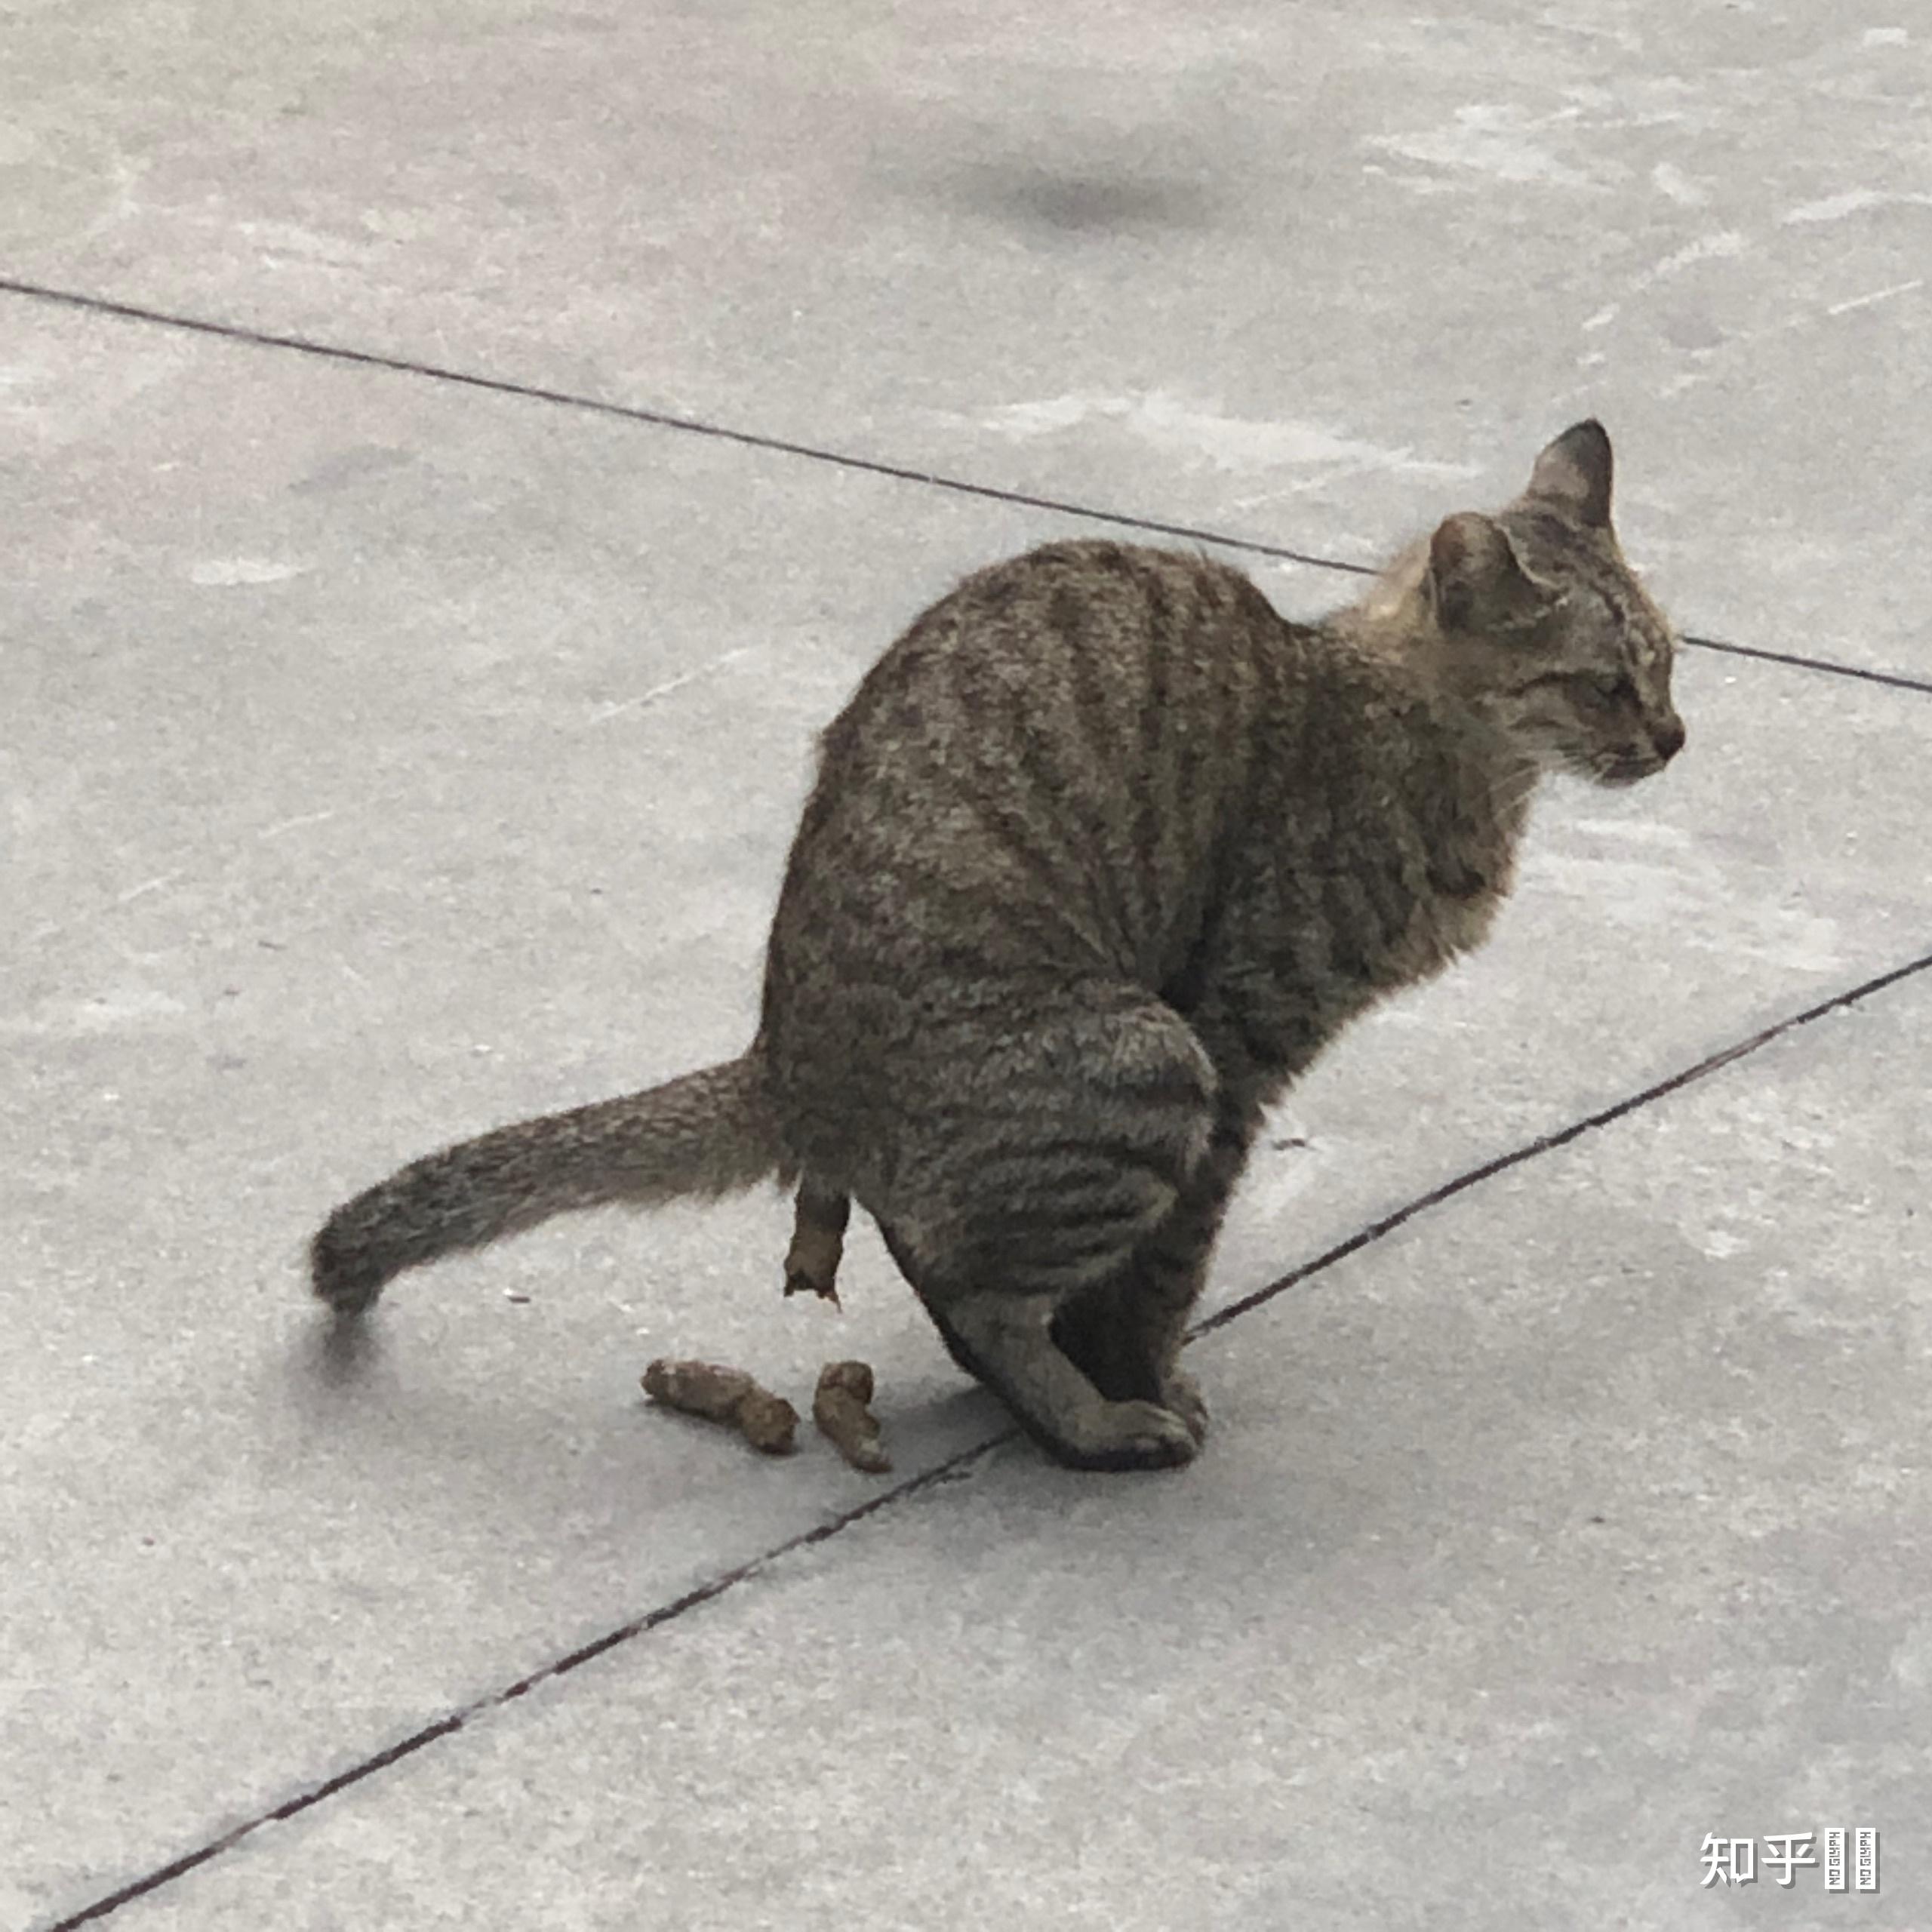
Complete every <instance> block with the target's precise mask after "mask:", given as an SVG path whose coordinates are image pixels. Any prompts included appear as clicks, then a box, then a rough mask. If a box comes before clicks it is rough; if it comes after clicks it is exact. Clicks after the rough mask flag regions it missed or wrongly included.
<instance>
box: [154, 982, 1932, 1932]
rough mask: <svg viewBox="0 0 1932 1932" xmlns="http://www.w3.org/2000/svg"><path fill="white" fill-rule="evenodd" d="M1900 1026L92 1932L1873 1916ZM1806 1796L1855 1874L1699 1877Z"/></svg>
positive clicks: (1628, 1151) (1502, 1201)
mask: <svg viewBox="0 0 1932 1932" xmlns="http://www.w3.org/2000/svg"><path fill="white" fill-rule="evenodd" d="M1928 1053H1932V989H1928V986H1927V983H1926V981H1925V980H1924V979H1923V978H1921V979H1919V980H1916V981H1915V982H1912V983H1909V984H1907V985H1905V986H1897V987H1894V989H1891V990H1890V991H1889V992H1886V993H1884V994H1882V995H1878V996H1877V997H1875V998H1873V999H1872V1000H1871V1001H1869V1002H1867V1003H1866V1004H1865V1005H1863V1007H1861V1008H1859V1009H1857V1011H1853V1012H1850V1013H1844V1014H1839V1015H1837V1016H1835V1017H1830V1018H1828V1019H1826V1020H1822V1021H1820V1022H1819V1023H1816V1024H1814V1025H1813V1026H1810V1027H1807V1028H1805V1029H1801V1031H1799V1032H1796V1033H1795V1034H1793V1035H1789V1036H1787V1037H1786V1038H1783V1039H1782V1040H1780V1041H1777V1042H1776V1043H1775V1044H1773V1045H1771V1046H1770V1047H1768V1048H1766V1049H1764V1051H1761V1052H1760V1053H1759V1054H1756V1055H1755V1056H1752V1057H1750V1058H1748V1059H1746V1060H1743V1061H1742V1062H1740V1063H1735V1064H1734V1065H1732V1066H1730V1067H1728V1068H1727V1069H1724V1070H1723V1071H1722V1072H1719V1073H1718V1074H1716V1075H1714V1076H1713V1077H1712V1078H1708V1079H1706V1080H1705V1081H1701V1082H1700V1083H1698V1084H1696V1085H1695V1086H1694V1087H1692V1088H1688V1089H1687V1090H1684V1091H1680V1092H1678V1093H1677V1094H1673V1095H1672V1096H1671V1097H1669V1099H1668V1100H1664V1101H1663V1102H1660V1103H1659V1104H1658V1105H1657V1106H1655V1107H1654V1108H1652V1109H1648V1110H1647V1111H1645V1112H1644V1113H1642V1114H1641V1115H1637V1116H1635V1117H1632V1118H1628V1119H1626V1120H1625V1121H1622V1122H1620V1123H1618V1124H1616V1125H1614V1126H1612V1127H1610V1128H1607V1129H1605V1130H1604V1131H1602V1132H1601V1133H1600V1134H1595V1135H1593V1136H1592V1137H1589V1138H1587V1139H1586V1140H1582V1141H1580V1142H1578V1143H1575V1144H1574V1146H1571V1147H1569V1148H1567V1149H1564V1150H1562V1151H1561V1152H1558V1153H1555V1154H1553V1155H1549V1156H1548V1157H1546V1158H1543V1159H1542V1160H1540V1161H1537V1162H1535V1163H1534V1164H1531V1165H1527V1166H1525V1167H1524V1168H1520V1169H1518V1170H1517V1171H1514V1172H1512V1174H1509V1176H1508V1177H1506V1178H1504V1179H1503V1180H1499V1181H1498V1182H1497V1183H1495V1184H1494V1186H1493V1187H1491V1189H1487V1190H1486V1191H1485V1192H1484V1193H1483V1194H1482V1195H1472V1196H1466V1197H1464V1198H1462V1199H1461V1200H1459V1201H1456V1202H1454V1203H1452V1204H1449V1205H1447V1206H1446V1207H1444V1208H1442V1209H1441V1210H1438V1211H1436V1212H1435V1213H1433V1214H1431V1215H1429V1217H1427V1218H1426V1220H1423V1221H1418V1222H1417V1223H1412V1224H1411V1226H1409V1227H1407V1229H1404V1230H1402V1231H1401V1232H1400V1233H1398V1235H1394V1236H1392V1237H1391V1238H1389V1240H1387V1241H1384V1242H1382V1243H1379V1244H1376V1245H1375V1246H1374V1247H1371V1248H1369V1249H1367V1250H1366V1251H1363V1252H1361V1253H1360V1254H1357V1255H1355V1257H1352V1258H1351V1259H1350V1260H1348V1261H1346V1262H1345V1263H1342V1264H1340V1266H1337V1267H1336V1268H1335V1269H1333V1270H1332V1271H1331V1272H1328V1273H1327V1274H1325V1275H1323V1276H1321V1278H1319V1279H1318V1280H1316V1281H1312V1282H1310V1283H1309V1284H1306V1285H1305V1287H1303V1289H1301V1290H1300V1291H1298V1292H1297V1293H1296V1294H1293V1295H1291V1296H1287V1297H1283V1298H1282V1299H1281V1300H1278V1301H1277V1302H1275V1303H1272V1304H1270V1305H1269V1306H1267V1307H1266V1308H1264V1309H1260V1310H1257V1311H1256V1312H1253V1313H1251V1314H1250V1315H1247V1316H1245V1317H1244V1318H1241V1320H1240V1321H1238V1323H1236V1324H1232V1325H1231V1326H1230V1327H1229V1328H1227V1329H1226V1330H1224V1331H1222V1332H1221V1333H1220V1334H1217V1335H1216V1336H1214V1337H1212V1338H1211V1341H1210V1342H1209V1343H1207V1344H1205V1345H1204V1346H1202V1347H1201V1348H1200V1349H1198V1350H1197V1353H1198V1354H1199V1355H1202V1356H1204V1357H1205V1358H1206V1359H1205V1360H1204V1361H1202V1363H1201V1366H1202V1367H1204V1368H1205V1369H1207V1370H1208V1371H1211V1373H1213V1374H1214V1376H1215V1377H1216V1379H1217V1380H1218V1381H1219V1382H1220V1384H1221V1386H1222V1387H1223V1390H1224V1400H1225V1407H1226V1417H1227V1420H1228V1421H1229V1424H1230V1429H1229V1433H1228V1435H1226V1438H1225V1439H1224V1440H1223V1441H1220V1443H1218V1444H1217V1446H1216V1449H1215V1452H1214V1454H1212V1455H1211V1456H1209V1457H1207V1459H1206V1460H1204V1462H1203V1463H1200V1464H1198V1465H1197V1466H1196V1467H1195V1469H1194V1470H1193V1471H1192V1472H1191V1473H1189V1475H1186V1476H1183V1477H1181V1478H1177V1479H1157V1480H1155V1481H1149V1482H1145V1483H1131V1484H1120V1483H1115V1482H1109V1481H1107V1480H1106V1479H1105V1478H1091V1477H1088V1478H1081V1477H1078V1476H1072V1475H1066V1474H1065V1473H1064V1472H1056V1471H1050V1470H1048V1469H1043V1468H1042V1467H1041V1466H1040V1465H1039V1464H1038V1463H1037V1461H1035V1460H1034V1459H1032V1457H1030V1456H1029V1455H1027V1454H1025V1453H1023V1451H1020V1450H1019V1449H1017V1447H1016V1448H1015V1449H1014V1450H1013V1451H1008V1452H1001V1453H1000V1454H996V1455H995V1457H993V1458H992V1460H989V1461H987V1462H986V1463H983V1464H981V1465H980V1466H978V1467H977V1469H976V1470H975V1471H974V1472H973V1474H972V1475H971V1477H970V1478H968V1480H965V1481H961V1482H958V1483H956V1484H948V1485H946V1486H943V1487H937V1488H934V1489H932V1490H930V1491H927V1492H925V1493H924V1494H921V1495H920V1496H918V1497H916V1498H914V1499H911V1500H908V1501H907V1502H906V1503H905V1504H904V1505H903V1506H902V1507H900V1508H899V1509H895V1510H894V1511H891V1512H889V1513H888V1514H886V1515H881V1516H880V1517H878V1518H875V1519H873V1520H872V1521H869V1522H867V1523H866V1524H862V1525H859V1526H857V1527H854V1528H852V1529H851V1530H849V1531H847V1532H845V1533H844V1534H843V1535H841V1536H840V1537H838V1538H837V1539H835V1540H833V1541H832V1542H829V1543H826V1544H825V1545H823V1546H820V1547H819V1548H817V1549H814V1550H811V1551H810V1552H803V1553H801V1554H800V1555H798V1556H796V1557H795V1558H789V1559H787V1560H786V1561H784V1562H783V1563H782V1564H780V1565H778V1566H777V1567H774V1568H773V1569H772V1570H771V1571H768V1572H767V1573H765V1574H762V1575H761V1576H759V1577H757V1578H756V1579H755V1580H753V1581H752V1582H750V1583H746V1584H745V1585H744V1586H741V1587H740V1589H737V1590H735V1591H734V1592H731V1594H730V1595H727V1596H726V1597H724V1598H722V1599H721V1600H719V1601H716V1602H715V1603H712V1604H709V1605H707V1606H705V1607H703V1608H702V1609H700V1610H699V1611H694V1612H692V1613H691V1614H690V1615H689V1616H688V1617H685V1618H683V1619H681V1620H678V1621H675V1622H673V1623H669V1624H667V1625H666V1626H663V1628H661V1629H659V1630H657V1631H656V1632H653V1633H651V1634H650V1635H648V1636H646V1637H644V1638H640V1639H639V1640H638V1641H635V1642H634V1643H632V1644H629V1645H627V1646H626V1647H623V1648H621V1649H620V1650H617V1651H614V1652H612V1653H611V1654H609V1655H608V1656H607V1657H605V1658H603V1659H601V1660H599V1661H598V1662H597V1663H594V1664H592V1665H590V1666H586V1669H585V1670H584V1672H583V1674H582V1675H580V1676H578V1677H575V1678H572V1679H571V1680H570V1681H569V1683H568V1687H555V1688H554V1689H552V1690H537V1691H536V1692H534V1693H533V1694H531V1696H529V1697H528V1698H525V1699H522V1700H518V1702H516V1703H515V1704H513V1705H512V1706H508V1707H506V1708H504V1709H500V1710H498V1711H495V1712H491V1713H490V1714H489V1715H487V1716H486V1717H485V1718H482V1719H481V1720H479V1721H478V1722H476V1723H475V1724H473V1725H472V1726H471V1727H469V1728H468V1729H466V1730H464V1731H463V1732H462V1733H461V1734H460V1736H458V1737H454V1738H452V1739H451V1740H448V1741H447V1742H445V1743H442V1744H440V1745H438V1746H435V1747H432V1749H429V1750H426V1751H425V1752H423V1753H421V1754H420V1755H418V1756H417V1757H415V1758H411V1759H410V1760H409V1761H407V1762H406V1763H404V1764H399V1765H397V1766H395V1767H392V1769H390V1770H387V1771H385V1772H383V1773H381V1774H378V1775H377V1776H376V1777H372V1778H371V1779H370V1780H368V1781H367V1782H366V1783H364V1784H362V1785H360V1786H358V1787H356V1788H355V1789H353V1790H352V1791H350V1792H344V1793H343V1794H342V1795H340V1796H339V1797H338V1798H336V1799H335V1800H334V1801H331V1803H330V1804H328V1805H327V1806H326V1807H318V1808H317V1809H316V1810H313V1811H312V1812H309V1813H308V1814H304V1815H303V1816H302V1817H298V1818H296V1819H294V1820H291V1821H290V1822H289V1823H286V1824H283V1825H279V1826H273V1827H271V1828H269V1829H265V1830H263V1832H260V1833H259V1834H257V1835H254V1836H252V1837H251V1838H248V1839H247V1840H245V1841H244V1842H243V1843H242V1844H240V1845H239V1846H238V1847H235V1850H232V1852H231V1853H229V1854H228V1855H226V1857H223V1858H221V1859H220V1860H217V1861H215V1862H214V1863H211V1864H210V1865H209V1866H206V1867H205V1868H204V1869H202V1870H201V1871H199V1872H195V1873H192V1874H190V1875H189V1876H187V1877H186V1878H183V1880H182V1881H180V1883H179V1884H176V1885H174V1886H173V1887H170V1888H168V1890H166V1891H165V1892H164V1893H161V1894H156V1895H155V1897H153V1898H152V1900H149V1901H143V1902H141V1903H137V1904H136V1905H135V1906H131V1907H130V1908H128V1909H127V1910H126V1911H125V1912H123V1913H122V1914H121V1915H118V1918H117V1922H118V1923H125V1924H127V1925H128V1926H130V1927H138V1928H140V1932H151V1929H152V1932H161V1928H164V1927H180V1928H183V1932H186V1928H189V1927H192V1928H193V1932H222V1929H223V1928H226V1927H236V1928H240V1927H256V1926H260V1925H263V1924H277V1925H290V1926H294V1927H324V1926H334V1925H338V1924H358V1925H362V1924H401V1923H405V1922H407V1923H410V1924H419V1923H423V1922H426V1921H429V1920H431V1919H433V1921H434V1922H436V1923H439V1924H462V1925H469V1924H506V1925H507V1924H517V1925H531V1926H536V1925H558V1926H563V1925H568V1926H571V1927H583V1928H589V1927H612V1928H616V1927H632V1926H636V1925H641V1924H649V1925H696V1924H707V1925H708V1924H743V1925H747V1926H758V1927H776V1926H780V1925H783V1926H788V1927H792V1926H795V1927H826V1928H831V1927H838V1928H841V1932H844V1928H863V1927H879V1928H881V1932H884V1928H895V1929H896V1928H897V1927H903V1926H905V1925H907V1924H921V1925H935V1926H946V1927H961V1928H964V1927H998V1926H1001V1925H1003V1924H1026V1925H1035V1924H1054V1925H1066V1926H1074V1927H1091V1928H1093V1932H1138V1928H1143V1927H1144V1928H1146V1932H1168V1928H1170V1927H1174V1926H1176V1925H1180V1924H1188V1925H1202V1926H1209V1927H1229V1928H1233V1927H1242V1928H1254V1932H1273V1928H1275V1927H1281V1926H1284V1925H1294V1926H1297V1927H1312V1928H1316V1929H1317V1932H1323V1929H1324V1928H1329V1927H1334V1928H1337V1932H1340V1928H1343V1927H1349V1928H1352V1927H1358V1926H1361V1925H1364V1924H1369V1925H1376V1926H1389V1927H1422V1926H1426V1925H1441V1924H1456V1925H1468V1926H1482V1927H1491V1926H1494V1927H1505V1926H1508V1927H1534V1928H1543V1927H1548V1928H1551V1932H1555V1929H1556V1928H1559V1927H1561V1928H1568V1927H1573V1926H1574V1925H1576V1924H1579V1923H1580V1922H1587V1923H1590V1924H1602V1923H1614V1924H1617V1925H1618V1926H1620V1927H1629V1928H1631V1932H1681V1928H1683V1927H1685V1926H1687V1925H1692V1924H1721V1925H1741V1924H1764V1923H1767V1922H1771V1921H1772V1920H1773V1918H1775V1922H1776V1923H1777V1924H1780V1925H1786V1926H1798V1927H1826V1926H1830V1927H1841V1926H1844V1925H1847V1924H1857V1925H1858V1926H1860V1927H1869V1928H1881V1927H1882V1928H1884V1932H1907V1928H1910V1927H1918V1926H1922V1925H1924V1924H1926V1923H1927V1919H1928V1917H1932V1890H1928V1887H1927V1884H1926V1881H1925V1878H1924V1872H1923V1870H1922V1869H1921V1866H1920V1864H1919V1861H1918V1857H1917V1855H1916V1851H1915V1833H1916V1832H1917V1831H1918V1829H1920V1826H1921V1823H1922V1820H1923V1819H1924V1816H1925V1810H1926V1804H1927V1799H1928V1798H1932V1772H1928V1768H1927V1761H1926V1757H1925V1752H1924V1740H1925V1737H1926V1736H1927V1730H1928V1727H1932V1618H1928V1615H1927V1601H1928V1593H1929V1592H1932V1425H1928V1423H1927V1411H1926V1406H1925V1404H1924V1399H1923V1392H1924V1377H1925V1373H1926V1369H1927V1363H1928V1361H1932V1294H1928V1291H1927V1287H1926V1285H1925V1284H1926V1282H1927V1278H1928V1273H1929V1272H1932V1244H1928V1239H1927V1217H1926V1216H1925V1214H1924V1212H1923V1211H1922V1195H1923V1192H1924V1190H1923V1185H1922V1177H1923V1174H1924V1167H1925V1164H1926V1162H1927V1159H1928V1158H1932V1143H1928V1141H1927V1134H1926V1130H1925V1126H1924V1118H1923V1110H1922V1109H1921V1108H1920V1106H1918V1101H1917V1097H1916V1096H1915V1094H1903V1093H1901V1092H1900V1090H1899V1088H1898V1086H1897V1082H1896V1081H1895V1078H1894V1072H1895V1069H1897V1068H1898V1067H1900V1066H1915V1065H1917V1064H1919V1063H1922V1061H1923V1060H1924V1058H1925V1057H1926V1056H1927V1054H1928ZM1834 1826H1838V1827H1846V1828H1850V1829H1858V1828H1860V1827H1863V1828H1870V1829H1877V1830H1878V1832H1879V1833H1880V1841H1879V1842H1880V1857H1881V1887H1882V1890H1881V1893H1880V1894H1879V1895H1878V1897H1832V1896H1829V1894H1827V1893H1826V1890H1825V1888H1824V1882H1823V1874H1822V1873H1821V1872H1820V1870H1819V1869H1816V1868H1815V1867H1811V1868H1804V1867H1799V1868H1796V1869H1795V1870H1794V1871H1793V1872H1792V1883H1791V1884H1790V1885H1789V1888H1788V1889H1786V1890H1780V1888H1779V1887H1778V1885H1777V1881H1776V1880H1775V1878H1774V1875H1773V1873H1772V1871H1771V1870H1770V1869H1769V1868H1767V1867H1766V1866H1762V1865H1761V1866H1759V1868H1758V1869H1759V1878H1758V1885H1757V1887H1756V1888H1755V1890H1743V1889H1737V1890H1730V1891H1728V1892H1727V1891H1725V1890H1721V1889H1718V1888H1715V1887H1712V1888H1708V1889H1700V1877H1701V1874H1702V1872H1703V1865H1702V1863H1701V1860H1700V1847H1701V1846H1702V1844H1703V1838H1704V1835H1705V1834H1706V1833H1707V1832H1708V1833H1715V1834H1718V1835H1722V1836H1724V1838H1746V1839H1749V1840H1752V1841H1753V1842H1754V1844H1761V1841H1762V1840H1763V1839H1764V1838H1767V1837H1769V1836H1771V1835H1783V1834H1787V1833H1798V1834H1806V1835H1810V1838H1811V1844H1810V1850H1812V1852H1813V1853H1814V1855H1815V1854H1816V1853H1817V1851H1819V1850H1821V1849H1822V1844H1823V1836H1822V1835H1823V1832H1824V1831H1825V1830H1826V1829H1829V1828H1831V1827H1834ZM1887 1859H1889V1861H1890V1862H1889V1863H1887V1862H1886V1861H1887Z"/></svg>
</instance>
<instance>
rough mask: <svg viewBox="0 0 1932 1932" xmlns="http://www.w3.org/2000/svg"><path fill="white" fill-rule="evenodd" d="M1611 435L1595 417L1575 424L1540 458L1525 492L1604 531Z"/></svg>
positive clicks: (1608, 516)
mask: <svg viewBox="0 0 1932 1932" xmlns="http://www.w3.org/2000/svg"><path fill="white" fill-rule="evenodd" d="M1610 478H1611V457H1610V437H1609V435H1608V434H1607V432H1606V431H1605V430H1604V426H1603V425H1602V424H1601V423H1599V422H1598V420H1597V419H1596V418H1595V417H1594V416H1592V417H1586V419H1585V420H1583V422H1581V423H1573V424H1572V425H1571V427H1570V428H1568V429H1565V430H1564V432H1563V433H1562V435H1560V436H1558V438H1557V439H1556V440H1555V442H1553V443H1552V444H1551V445H1550V446H1549V448H1548V449H1546V450H1545V451H1543V454H1542V455H1541V456H1540V457H1537V466H1536V468H1535V469H1533V470H1532V471H1531V472H1530V487H1529V488H1528V489H1527V490H1526V491H1524V493H1523V494H1524V496H1526V497H1529V498H1531V499H1532V500H1538V501H1540V502H1543V503H1549V504H1550V505H1552V506H1553V507H1555V509H1560V510H1561V511H1563V512H1564V514H1565V515H1568V516H1571V517H1574V518H1575V519H1576V521H1577V522H1579V523H1581V524H1587V525H1589V526H1590V527H1591V528H1593V529H1597V530H1601V529H1604V528H1607V526H1608V525H1609V522H1610Z"/></svg>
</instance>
